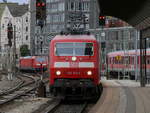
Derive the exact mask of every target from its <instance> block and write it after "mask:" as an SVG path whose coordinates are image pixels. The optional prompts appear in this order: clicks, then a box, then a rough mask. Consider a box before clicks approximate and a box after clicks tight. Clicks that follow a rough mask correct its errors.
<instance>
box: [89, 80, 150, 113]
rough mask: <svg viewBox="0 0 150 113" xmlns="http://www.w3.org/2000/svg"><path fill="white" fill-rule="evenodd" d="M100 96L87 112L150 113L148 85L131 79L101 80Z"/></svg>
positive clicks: (149, 90) (149, 89) (149, 86)
mask: <svg viewBox="0 0 150 113" xmlns="http://www.w3.org/2000/svg"><path fill="white" fill-rule="evenodd" d="M102 84H103V86H104V90H103V93H102V95H101V98H100V99H99V101H98V102H97V103H96V105H95V106H94V107H93V108H92V109H91V111H90V112H89V113H150V85H147V86H146V87H143V88H142V87H140V83H139V82H135V81H131V80H102Z"/></svg>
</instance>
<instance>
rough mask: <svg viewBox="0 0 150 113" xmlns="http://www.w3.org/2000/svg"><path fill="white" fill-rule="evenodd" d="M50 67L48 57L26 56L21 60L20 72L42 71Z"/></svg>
mask: <svg viewBox="0 0 150 113" xmlns="http://www.w3.org/2000/svg"><path fill="white" fill-rule="evenodd" d="M47 67H48V58H47V57H46V56H25V57H20V59H19V70H21V71H34V72H35V71H41V69H43V70H46V69H47Z"/></svg>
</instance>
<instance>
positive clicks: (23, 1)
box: [0, 0, 28, 4]
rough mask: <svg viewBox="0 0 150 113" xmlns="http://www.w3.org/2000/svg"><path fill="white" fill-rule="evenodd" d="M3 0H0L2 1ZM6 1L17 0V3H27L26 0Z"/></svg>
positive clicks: (9, 0)
mask: <svg viewBox="0 0 150 113" xmlns="http://www.w3.org/2000/svg"><path fill="white" fill-rule="evenodd" d="M2 1H3V0H0V2H2ZM7 1H8V2H18V3H19V4H22V3H28V0H7Z"/></svg>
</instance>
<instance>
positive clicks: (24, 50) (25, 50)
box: [20, 45, 30, 56]
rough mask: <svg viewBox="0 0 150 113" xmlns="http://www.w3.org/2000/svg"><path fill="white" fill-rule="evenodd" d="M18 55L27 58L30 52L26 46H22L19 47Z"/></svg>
mask: <svg viewBox="0 0 150 113" xmlns="http://www.w3.org/2000/svg"><path fill="white" fill-rule="evenodd" d="M20 55H21V56H28V55H30V50H29V48H28V45H22V46H21V47H20Z"/></svg>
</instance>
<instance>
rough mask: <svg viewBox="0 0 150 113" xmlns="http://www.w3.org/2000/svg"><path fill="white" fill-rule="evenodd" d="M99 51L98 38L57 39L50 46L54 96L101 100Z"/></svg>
mask: <svg viewBox="0 0 150 113" xmlns="http://www.w3.org/2000/svg"><path fill="white" fill-rule="evenodd" d="M98 85H99V47H98V43H97V41H96V40H95V38H94V36H89V35H83V36H73V37H72V36H56V37H55V38H54V39H53V40H52V41H51V44H50V92H51V93H52V94H54V96H61V97H76V96H77V97H80V98H83V99H91V98H92V99H93V98H97V95H99V94H98V93H99V91H98Z"/></svg>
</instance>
